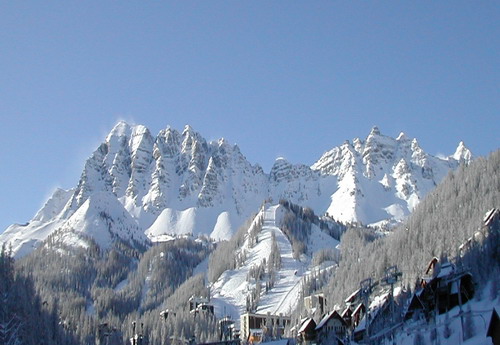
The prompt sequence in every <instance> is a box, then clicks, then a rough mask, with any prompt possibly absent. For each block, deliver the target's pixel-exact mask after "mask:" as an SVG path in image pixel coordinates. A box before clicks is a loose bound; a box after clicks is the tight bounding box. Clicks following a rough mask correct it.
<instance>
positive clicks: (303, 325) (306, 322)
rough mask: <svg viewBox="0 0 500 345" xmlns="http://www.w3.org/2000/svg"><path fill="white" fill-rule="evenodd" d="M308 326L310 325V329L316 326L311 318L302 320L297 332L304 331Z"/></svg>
mask: <svg viewBox="0 0 500 345" xmlns="http://www.w3.org/2000/svg"><path fill="white" fill-rule="evenodd" d="M309 327H311V328H312V329H315V328H316V322H314V320H313V319H312V318H307V319H305V320H303V321H302V323H301V324H300V328H299V331H298V333H302V332H305V331H306V330H307V329H308V328H309Z"/></svg>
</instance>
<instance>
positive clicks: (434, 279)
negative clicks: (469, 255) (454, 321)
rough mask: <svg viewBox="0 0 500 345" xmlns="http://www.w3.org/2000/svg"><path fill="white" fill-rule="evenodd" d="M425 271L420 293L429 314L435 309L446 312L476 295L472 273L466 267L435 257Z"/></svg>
mask: <svg viewBox="0 0 500 345" xmlns="http://www.w3.org/2000/svg"><path fill="white" fill-rule="evenodd" d="M425 273H426V274H425V276H424V278H423V279H422V280H421V282H420V287H419V288H420V289H421V290H422V291H419V292H418V293H419V299H420V301H421V302H422V304H423V305H424V307H425V311H426V313H427V316H428V314H429V313H431V312H434V311H437V312H438V313H439V314H443V313H446V312H447V311H449V310H451V309H453V308H454V307H456V306H458V305H459V304H460V303H462V304H465V303H467V302H468V301H469V300H470V299H472V298H473V297H474V282H473V279H472V275H471V274H470V273H469V272H467V271H465V270H464V269H457V268H456V267H455V265H453V264H452V263H451V262H448V261H444V262H439V260H438V259H437V258H433V259H432V260H431V262H430V263H429V265H428V267H427V270H426V272H425Z"/></svg>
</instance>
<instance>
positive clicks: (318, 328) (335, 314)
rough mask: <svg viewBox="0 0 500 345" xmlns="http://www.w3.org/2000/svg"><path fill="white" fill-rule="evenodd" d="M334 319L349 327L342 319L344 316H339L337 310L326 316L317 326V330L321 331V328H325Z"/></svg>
mask: <svg viewBox="0 0 500 345" xmlns="http://www.w3.org/2000/svg"><path fill="white" fill-rule="evenodd" d="M332 318H335V319H338V320H340V322H342V323H343V324H344V325H345V326H347V324H346V322H345V321H344V319H343V318H342V316H340V315H339V313H337V311H336V310H334V311H331V312H329V313H328V314H326V315H325V316H324V317H323V318H322V319H321V321H320V322H319V323H318V325H317V326H316V330H320V329H321V328H323V326H324V325H325V324H326V323H327V322H328V320H330V319H332Z"/></svg>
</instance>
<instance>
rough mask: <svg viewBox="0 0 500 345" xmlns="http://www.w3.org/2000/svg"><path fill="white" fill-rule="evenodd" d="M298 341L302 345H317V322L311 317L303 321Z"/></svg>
mask: <svg viewBox="0 0 500 345" xmlns="http://www.w3.org/2000/svg"><path fill="white" fill-rule="evenodd" d="M297 341H298V343H299V344H302V345H311V344H315V343H316V322H314V320H313V319H312V318H310V317H308V318H305V319H303V320H302V322H301V324H300V327H299V330H298V331H297Z"/></svg>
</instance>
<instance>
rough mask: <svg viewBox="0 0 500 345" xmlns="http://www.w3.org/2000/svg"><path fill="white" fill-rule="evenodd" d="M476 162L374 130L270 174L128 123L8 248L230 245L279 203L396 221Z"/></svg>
mask: <svg viewBox="0 0 500 345" xmlns="http://www.w3.org/2000/svg"><path fill="white" fill-rule="evenodd" d="M471 159H472V155H471V153H470V151H469V150H468V149H467V148H466V147H465V146H464V144H463V143H460V144H459V146H458V148H457V150H456V152H455V153H454V154H453V155H451V156H449V157H446V158H438V157H435V156H432V155H430V154H427V153H425V152H424V151H423V150H422V149H421V148H420V146H419V145H418V142H417V140H416V139H411V138H407V137H406V136H405V135H404V134H401V135H400V136H399V137H398V138H396V139H394V138H391V137H388V136H384V135H382V134H381V133H380V131H379V130H378V128H376V127H374V128H373V129H372V131H371V132H370V134H369V135H368V137H367V138H366V139H365V140H361V139H354V140H353V141H352V143H351V142H349V141H347V142H345V143H344V144H343V145H341V146H339V147H335V148H333V149H331V150H330V151H328V152H326V153H325V154H323V156H322V157H321V158H320V159H319V160H318V161H317V162H316V163H314V164H313V165H312V166H307V165H303V164H291V163H289V162H287V161H286V160H285V159H284V158H278V159H277V160H276V162H275V163H274V165H273V167H272V169H271V171H270V172H269V173H265V172H264V171H263V170H262V168H261V167H260V166H259V165H252V164H251V163H249V162H248V161H247V159H246V158H245V156H244V155H243V154H242V153H241V152H240V150H239V148H238V146H236V145H232V144H230V143H228V142H227V141H226V140H224V139H220V140H218V141H211V142H207V140H205V139H204V138H203V137H202V136H201V135H200V134H199V133H197V132H195V131H194V130H193V129H192V128H191V127H190V126H186V127H185V128H184V130H183V131H182V132H179V131H177V130H175V129H171V128H167V129H165V130H162V131H160V133H159V134H158V135H157V136H156V137H154V136H153V135H152V134H151V133H150V131H149V130H148V129H147V128H146V127H144V126H142V125H129V124H127V123H125V122H119V123H118V124H117V125H116V126H115V127H114V128H113V130H112V131H111V132H110V133H109V135H108V136H107V137H106V139H105V141H104V142H103V143H102V144H101V145H100V146H99V147H98V148H97V150H96V151H95V152H94V153H93V154H92V156H91V157H90V158H89V159H88V160H87V161H86V163H85V167H84V170H83V173H82V175H81V178H80V181H79V183H78V185H77V186H76V188H75V189H72V190H69V191H63V190H57V191H56V192H55V193H54V195H53V196H52V198H51V199H50V200H49V201H48V202H47V203H46V204H45V206H44V207H43V208H42V209H41V210H40V211H39V212H38V213H37V214H36V216H35V217H34V218H33V219H32V220H31V221H30V222H29V223H28V224H26V225H18V224H14V225H12V226H10V227H9V228H8V229H7V230H6V231H5V232H4V233H2V234H1V235H0V242H9V243H11V244H12V246H13V251H14V252H15V253H17V255H18V256H20V255H24V254H26V253H28V252H30V251H31V250H32V249H33V248H34V247H35V246H36V245H38V244H39V243H40V241H43V240H44V239H45V238H47V236H48V235H50V234H51V233H53V232H54V231H56V230H61V231H69V229H71V230H72V231H73V232H74V231H76V232H81V233H83V234H85V235H89V236H92V237H95V238H97V239H98V240H97V242H98V243H99V244H100V245H101V246H104V247H106V246H107V241H109V240H111V239H112V238H113V237H114V236H119V237H121V238H124V239H126V238H131V237H133V238H134V239H135V240H138V241H147V240H146V237H145V235H146V236H147V237H148V238H149V239H150V240H152V241H157V240H160V239H161V238H163V237H164V236H166V235H179V234H186V233H192V234H194V235H197V234H205V235H207V236H210V237H212V238H215V239H228V238H230V237H231V235H232V234H233V233H234V232H235V230H236V228H237V227H238V226H239V225H240V224H242V223H243V221H244V220H245V219H247V218H248V217H249V216H250V215H251V214H252V213H254V212H256V210H258V209H259V206H260V205H261V204H262V201H263V200H265V199H269V198H271V199H273V200H275V201H277V200H279V199H287V200H290V201H292V202H294V203H297V204H300V205H303V206H308V207H310V208H312V209H313V210H314V211H315V213H317V214H324V213H328V214H329V215H330V216H332V217H333V218H335V219H336V220H339V221H342V222H361V223H363V224H376V223H378V224H383V223H394V222H398V221H401V220H402V219H404V217H406V216H407V215H408V214H409V213H410V212H411V211H412V210H413V208H414V207H415V206H416V205H417V204H418V202H419V201H420V200H421V199H422V198H423V197H424V196H425V195H426V194H427V193H428V192H429V191H431V190H432V189H433V188H434V187H435V186H436V185H437V184H438V183H439V182H440V181H441V180H442V179H443V177H444V176H445V175H446V174H447V173H448V171H450V170H451V169H455V168H456V167H458V165H459V164H461V163H463V164H468V163H469V162H470V160H471ZM107 207H109V208H110V209H107ZM92 224H94V225H92ZM106 224H107V225H106ZM102 232H106V234H103V233H102Z"/></svg>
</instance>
